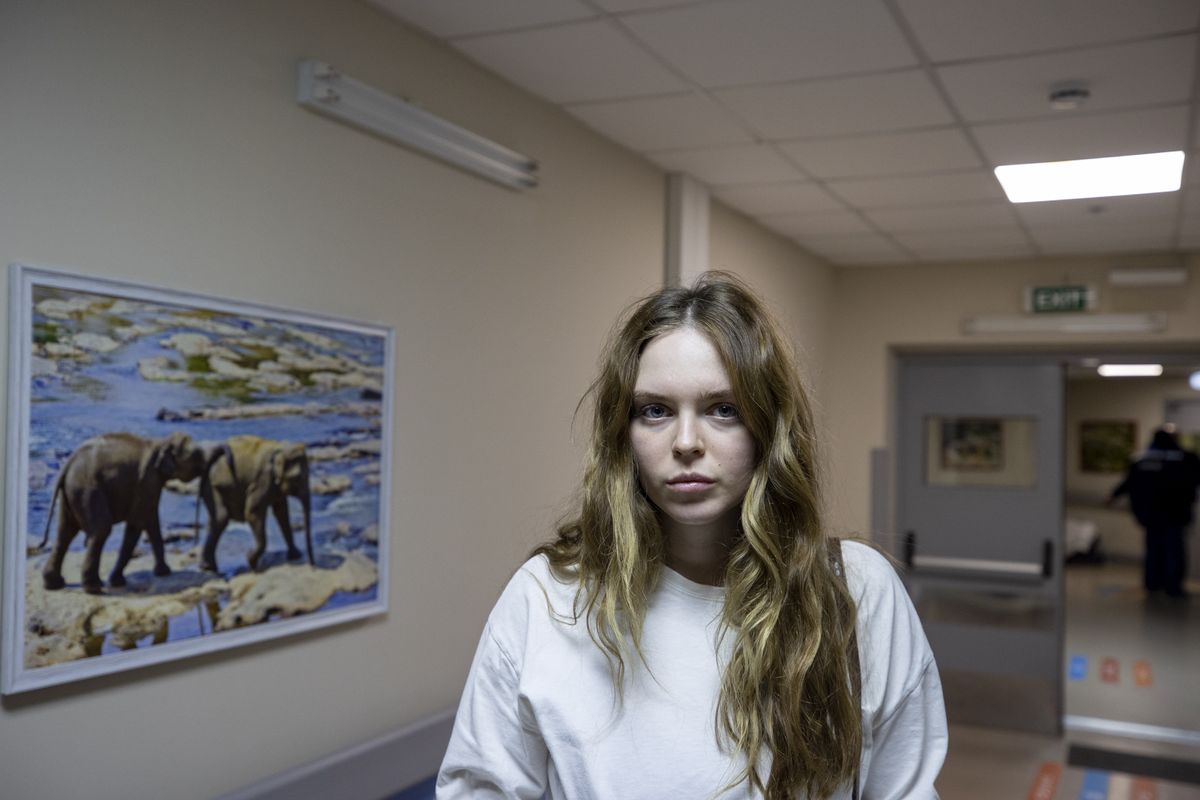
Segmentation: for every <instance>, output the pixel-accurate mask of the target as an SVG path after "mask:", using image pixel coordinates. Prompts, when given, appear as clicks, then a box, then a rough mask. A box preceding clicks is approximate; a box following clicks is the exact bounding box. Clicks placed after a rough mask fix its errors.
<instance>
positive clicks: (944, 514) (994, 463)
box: [895, 356, 1063, 733]
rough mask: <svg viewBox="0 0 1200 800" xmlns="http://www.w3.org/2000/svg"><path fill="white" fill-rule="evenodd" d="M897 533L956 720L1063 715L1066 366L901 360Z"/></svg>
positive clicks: (1049, 728)
mask: <svg viewBox="0 0 1200 800" xmlns="http://www.w3.org/2000/svg"><path fill="white" fill-rule="evenodd" d="M898 378H899V391H898V402H899V407H898V409H897V450H896V467H897V475H896V483H895V486H896V523H897V525H896V531H897V533H898V534H899V535H900V541H901V543H902V544H901V547H902V552H901V553H897V555H899V556H901V557H902V558H903V560H904V561H906V562H907V564H908V567H909V569H908V571H907V573H906V582H907V583H908V585H909V590H910V592H911V593H912V596H913V601H914V603H915V604H916V606H917V610H918V612H919V613H920V615H921V618H922V622H923V624H924V625H925V631H926V634H927V635H928V636H929V640H930V643H931V645H932V647H933V651H934V654H935V655H936V657H937V660H938V667H939V669H940V670H941V674H942V681H943V685H944V687H945V691H946V705H947V713H948V714H949V716H950V718H951V720H952V721H956V722H965V723H970V724H981V725H995V726H1001V727H1007V728H1017V729H1023V730H1031V731H1038V732H1044V733H1058V732H1060V730H1061V721H1062V703H1063V699H1062V698H1063V694H1062V679H1063V664H1062V635H1063V579H1062V566H1061V557H1060V553H1061V538H1062V523H1063V507H1062V504H1063V463H1062V462H1063V452H1062V449H1063V371H1062V367H1061V366H1060V365H1059V364H1057V363H1052V362H1043V363H1038V362H1037V361H1031V360H1028V359H1017V358H1004V357H1000V356H995V357H989V358H982V357H981V358H965V357H963V358H956V357H941V358H935V357H929V356H924V357H903V358H901V359H900V362H899V373H898Z"/></svg>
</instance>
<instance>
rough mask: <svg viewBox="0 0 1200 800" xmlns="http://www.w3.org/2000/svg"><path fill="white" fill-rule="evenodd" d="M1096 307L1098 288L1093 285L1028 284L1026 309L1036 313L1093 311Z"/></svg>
mask: <svg viewBox="0 0 1200 800" xmlns="http://www.w3.org/2000/svg"><path fill="white" fill-rule="evenodd" d="M1095 307H1096V290H1095V288H1094V287H1091V286H1083V285H1079V286H1027V287H1026V288H1025V310H1026V311H1028V312H1032V313H1034V314H1061V313H1063V312H1068V311H1091V310H1092V309H1094V308H1095Z"/></svg>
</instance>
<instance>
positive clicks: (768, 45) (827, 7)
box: [624, 0, 917, 87]
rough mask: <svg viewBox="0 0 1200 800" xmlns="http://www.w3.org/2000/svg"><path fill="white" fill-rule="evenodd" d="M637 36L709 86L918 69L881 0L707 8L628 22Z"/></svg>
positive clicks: (768, 0)
mask: <svg viewBox="0 0 1200 800" xmlns="http://www.w3.org/2000/svg"><path fill="white" fill-rule="evenodd" d="M624 23H625V25H627V26H628V27H629V29H630V30H631V31H633V33H634V35H635V36H637V37H638V38H639V39H641V40H642V41H643V42H646V43H647V44H648V45H650V47H652V48H653V49H654V50H655V52H657V53H659V54H660V55H662V56H663V57H664V58H666V59H667V60H668V61H669V62H671V63H672V64H674V65H675V66H677V67H678V68H679V69H681V70H682V71H683V72H684V73H685V74H686V75H687V76H688V77H690V78H691V79H692V80H694V81H696V82H697V83H699V84H700V85H701V86H705V87H716V86H737V85H742V84H750V83H764V82H774V81H787V80H796V79H799V78H815V77H825V76H830V75H845V74H848V73H855V72H874V71H880V70H886V69H896V68H899V67H907V66H914V65H915V64H916V63H917V59H916V57H915V56H914V54H913V52H912V51H911V49H909V47H908V45H907V44H906V43H905V41H904V37H903V35H902V34H901V33H900V30H899V28H897V27H896V23H895V22H894V21H893V20H892V17H891V15H890V14H889V13H888V12H887V8H886V7H885V6H884V4H883V3H881V2H879V1H878V0H806V2H803V3H797V2H795V0H746V1H745V2H737V3H702V4H699V5H689V6H683V7H680V8H673V9H669V10H666V11H659V12H654V13H648V14H639V15H636V16H631V17H628V18H626V19H625V20H624Z"/></svg>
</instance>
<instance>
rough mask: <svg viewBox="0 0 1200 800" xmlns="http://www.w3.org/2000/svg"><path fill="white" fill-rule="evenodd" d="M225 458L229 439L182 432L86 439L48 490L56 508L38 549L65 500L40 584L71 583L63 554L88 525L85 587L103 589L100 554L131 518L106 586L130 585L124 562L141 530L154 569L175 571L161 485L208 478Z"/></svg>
mask: <svg viewBox="0 0 1200 800" xmlns="http://www.w3.org/2000/svg"><path fill="white" fill-rule="evenodd" d="M222 456H225V457H226V458H228V457H229V453H228V448H227V447H226V446H225V445H223V444H221V445H214V446H202V445H197V444H195V443H193V442H192V437H190V436H188V435H187V434H185V433H178V432H176V433H172V434H170V435H169V436H165V437H163V438H161V439H147V438H143V437H141V436H135V435H134V434H132V433H120V432H118V433H103V434H100V435H99V436H93V437H92V438H90V439H88V440H86V441H85V442H83V443H82V444H81V445H79V447H77V448H76V449H75V451H74V452H73V453H71V456H70V458H68V459H67V463H66V464H65V465H64V466H63V468H62V470H61V471H60V472H59V473H58V478H57V480H56V481H55V483H54V491H53V492H52V493H51V495H50V512H49V514H48V515H47V517H46V531H45V533H44V534H43V537H42V543H41V544H40V545H39V546H38V549H39V550H41V549H43V548H45V546H46V543H47V541H49V538H50V522H51V519H52V518H53V516H54V506H55V503H56V501H57V500H58V497H59V495H61V496H62V503H61V504H60V509H59V515H58V532H57V536H56V537H55V540H54V548H53V550H52V551H51V553H50V558H49V559H48V560H47V561H46V565H45V567H44V568H43V569H42V584H43V585H44V586H45V587H46V589H47V590H50V591H54V590H56V589H61V588H63V586H65V585H66V582H65V581H64V580H63V576H62V564H63V558H64V557H65V556H66V554H67V548H68V547H70V545H71V541H72V540H74V538H75V535H76V534H77V533H79V531H80V530H82V531H83V532H84V535H85V536H86V537H87V552H86V553H85V555H84V559H83V576H82V584H83V590H84V591H85V592H88V593H89V594H102V593H103V588H102V584H101V582H100V554H101V552H102V551H103V550H104V543H105V542H106V541H107V539H108V536H109V534H110V533H112V527H113V525H114V524H116V523H118V522H124V523H125V538H124V540H123V541H122V542H121V549H120V552H119V553H118V555H117V563H116V564H115V565H114V566H113V569H112V572H111V573H110V574H109V576H108V585H109V586H112V587H121V586H124V585H125V575H124V571H125V566H126V565H127V564H128V563H129V559H130V557H131V556H132V555H133V548H134V546H135V545H136V544H137V540H138V537H139V536H140V535H141V533H142V531H145V532H146V536H147V538H149V540H150V546H151V547H152V548H153V550H154V574H155V575H160V576H162V575H170V574H171V568H170V567H168V566H167V562H166V558H165V555H164V552H163V539H162V529H161V528H160V526H159V520H158V502H159V498H160V497H161V496H162V489H163V484H165V483H166V482H167V481H168V480H171V479H172V478H176V479H178V480H181V481H190V480H192V479H194V478H196V477H201V478H202V479H203V478H204V477H205V476H207V475H208V473H209V471H210V470H211V469H212V465H213V464H214V463H215V462H216V461H217V460H218V459H220V458H221V457H222ZM203 482H204V481H203V480H202V481H201V483H203Z"/></svg>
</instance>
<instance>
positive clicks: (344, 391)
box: [0, 264, 394, 694]
mask: <svg viewBox="0 0 1200 800" xmlns="http://www.w3.org/2000/svg"><path fill="white" fill-rule="evenodd" d="M393 339H394V337H393V332H392V330H391V329H390V328H387V327H384V326H380V325H375V324H371V323H364V322H355V321H350V320H342V319H334V318H329V317H325V316H321V315H316V314H309V313H302V312H297V311H290V310H285V309H278V308H270V307H266V306H261V305H256V304H252V303H245V302H239V301H232V300H221V299H217V298H212V297H204V296H199V295H193V294H185V293H182V292H176V291H171V290H168V289H161V288H154V287H149V286H141V285H135V284H131V283H124V282H118V281H112V280H104V279H98V278H93V277H86V276H82V275H76V274H71V273H67V272H62V271H58V270H48V269H42V268H36V267H30V266H25V265H19V264H18V265H12V266H11V267H10V269H9V346H8V349H9V370H8V390H9V391H8V430H7V452H8V461H7V471H6V475H7V480H6V485H7V486H6V494H5V511H6V514H5V527H4V548H3V551H4V572H3V584H2V586H0V589H2V599H3V606H4V607H3V612H4V613H3V618H2V619H3V642H2V646H3V652H2V656H3V658H2V660H0V679H2V680H0V691H3V693H5V694H11V693H17V692H24V691H29V690H33V689H38V688H42V687H46V686H52V685H55V684H61V683H66V682H69V681H76V680H82V679H85V678H90V677H93V676H96V675H102V674H108V673H113V672H119V671H123V670H127V669H132V668H136V667H140V666H144V665H147V664H152V663H160V662H163V661H169V660H175V659H179V658H185V657H190V656H193V655H197V654H199V653H207V652H211V651H214V650H220V649H224V648H228V647H235V646H239V645H243V644H248V643H251V642H260V641H263V640H264V639H272V638H276V637H281V636H286V635H290V634H295V633H299V632H301V631H309V630H313V629H315V628H319V627H324V626H327V625H334V624H339V623H342V622H346V621H348V620H351V619H358V618H361V617H365V616H369V615H373V614H381V613H384V612H385V611H386V610H387V596H388V593H387V565H388V558H387V553H388V540H389V525H388V509H389V503H388V488H389V486H390V485H391V481H390V475H391V468H390V461H391V456H390V454H391V449H392V448H391V408H392V401H393V381H394V376H393V367H392V362H393V353H394V342H393Z"/></svg>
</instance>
